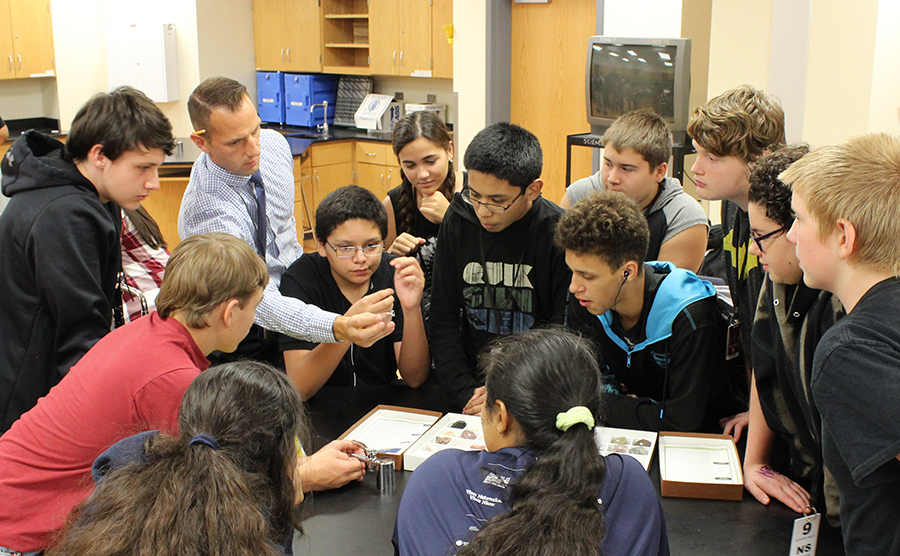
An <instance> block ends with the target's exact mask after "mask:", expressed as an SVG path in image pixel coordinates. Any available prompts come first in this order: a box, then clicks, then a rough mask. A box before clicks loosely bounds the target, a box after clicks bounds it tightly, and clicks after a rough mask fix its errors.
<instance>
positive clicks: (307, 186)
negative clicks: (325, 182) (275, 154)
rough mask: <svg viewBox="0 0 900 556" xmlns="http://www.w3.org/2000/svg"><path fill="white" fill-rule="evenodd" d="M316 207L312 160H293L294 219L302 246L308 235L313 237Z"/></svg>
mask: <svg viewBox="0 0 900 556" xmlns="http://www.w3.org/2000/svg"><path fill="white" fill-rule="evenodd" d="M315 213H316V206H315V204H314V203H313V186H312V158H311V157H309V156H305V157H302V158H300V157H298V158H295V159H294V219H295V220H296V221H297V241H298V242H300V245H304V239H305V236H306V234H307V232H308V233H309V235H310V236H314V235H315V234H314V233H313V228H314V227H315V224H316V223H315V220H314V218H315ZM304 247H305V245H304Z"/></svg>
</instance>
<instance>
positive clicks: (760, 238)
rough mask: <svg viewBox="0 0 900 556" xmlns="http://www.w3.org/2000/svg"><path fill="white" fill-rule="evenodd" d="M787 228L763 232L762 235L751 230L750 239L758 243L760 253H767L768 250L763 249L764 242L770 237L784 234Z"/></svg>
mask: <svg viewBox="0 0 900 556" xmlns="http://www.w3.org/2000/svg"><path fill="white" fill-rule="evenodd" d="M786 231H787V230H786V229H785V228H778V229H777V230H773V231H771V232H769V233H767V234H763V235H761V236H757V235H753V232H750V239H752V240H753V243H755V244H756V247H757V248H758V249H759V252H760V253H765V252H766V250H765V249H763V246H762V242H764V241H765V240H767V239H769V238H770V237H775V236H776V235H778V234H783V233H784V232H786Z"/></svg>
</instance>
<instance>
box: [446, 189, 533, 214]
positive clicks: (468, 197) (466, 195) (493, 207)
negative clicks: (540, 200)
mask: <svg viewBox="0 0 900 556" xmlns="http://www.w3.org/2000/svg"><path fill="white" fill-rule="evenodd" d="M524 193H525V190H524V189H523V190H522V191H519V194H518V195H516V197H515V199H513V200H512V201H510V202H509V204H508V205H499V204H497V203H485V202H482V201H478V200H476V199H473V198H472V194H471V193H470V190H469V189H468V188H466V189H463V191H462V193H460V195H462V198H463V201H465V202H467V203H469V204H470V205H472V206H473V207H475V208H478V205H481V206H483V207H484V208H486V209H488V210H489V211H491V212H493V213H495V214H497V213H501V212H506V211H507V210H509V207H511V206H513V203H515V202H516V201H517V200H519V197H521V196H522V195H523V194H524Z"/></svg>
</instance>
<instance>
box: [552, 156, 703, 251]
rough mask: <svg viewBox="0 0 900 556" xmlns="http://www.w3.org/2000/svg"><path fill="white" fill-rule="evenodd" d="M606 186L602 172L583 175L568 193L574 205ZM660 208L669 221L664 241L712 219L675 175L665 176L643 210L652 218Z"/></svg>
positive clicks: (663, 237) (570, 201) (570, 187)
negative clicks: (656, 193)
mask: <svg viewBox="0 0 900 556" xmlns="http://www.w3.org/2000/svg"><path fill="white" fill-rule="evenodd" d="M603 190H604V187H603V184H602V183H601V182H600V172H597V173H596V174H594V175H592V176H588V177H586V178H582V179H580V180H578V181H576V182H574V183H573V184H572V185H570V186H569V187H567V188H566V194H567V195H568V196H569V206H575V203H577V202H578V201H580V200H581V199H584V198H585V197H587V196H588V195H590V194H591V193H593V192H595V191H603ZM660 210H661V211H663V214H664V215H665V218H666V224H667V226H666V232H665V233H664V234H663V236H662V242H661V243H665V242H667V241H669V240H670V239H672V238H673V237H675V236H676V235H677V234H679V233H681V232H683V231H685V230H686V229H688V228H690V227H691V226H697V225H700V224H703V225H704V226H707V227H708V226H709V220H708V219H707V218H706V213H705V212H703V207H701V206H700V203H698V202H697V201H696V200H694V198H693V197H691V196H690V195H688V194H687V193H685V192H684V189H682V187H681V183H679V181H678V180H677V179H675V178H666V179H665V180H664V181H663V187H662V190H661V191H660V192H659V195H657V196H656V199H654V201H653V202H652V203H650V206H649V207H647V209H646V210H644V214H645V215H647V218H648V219H649V218H650V215H652V214H653V213H655V212H657V211H660ZM651 251H652V249H651Z"/></svg>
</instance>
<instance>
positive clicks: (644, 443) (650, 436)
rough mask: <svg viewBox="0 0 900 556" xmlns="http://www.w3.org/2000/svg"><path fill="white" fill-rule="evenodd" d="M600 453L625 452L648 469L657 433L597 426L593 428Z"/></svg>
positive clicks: (606, 454)
mask: <svg viewBox="0 0 900 556" xmlns="http://www.w3.org/2000/svg"><path fill="white" fill-rule="evenodd" d="M594 437H595V438H596V439H597V448H599V450H600V454H601V455H604V456H608V455H609V454H627V455H629V456H631V457H633V458H634V459H636V460H638V461H639V462H640V463H641V465H643V466H644V469H646V470H647V471H649V470H650V462H651V461H653V449H654V448H655V447H656V437H657V434H656V433H655V432H651V431H639V430H632V429H617V428H614V427H597V428H596V429H594Z"/></svg>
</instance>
